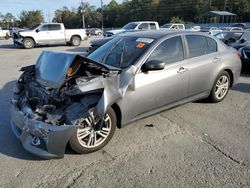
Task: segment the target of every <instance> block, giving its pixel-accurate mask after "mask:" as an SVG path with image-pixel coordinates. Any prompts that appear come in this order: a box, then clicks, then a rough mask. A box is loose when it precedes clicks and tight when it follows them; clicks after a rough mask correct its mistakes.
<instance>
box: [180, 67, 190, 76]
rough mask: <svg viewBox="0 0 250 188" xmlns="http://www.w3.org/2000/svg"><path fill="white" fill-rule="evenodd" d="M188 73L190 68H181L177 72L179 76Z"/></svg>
mask: <svg viewBox="0 0 250 188" xmlns="http://www.w3.org/2000/svg"><path fill="white" fill-rule="evenodd" d="M186 71H188V68H184V67H180V68H179V70H178V71H177V73H178V74H182V73H184V72H186Z"/></svg>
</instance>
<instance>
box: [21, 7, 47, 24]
mask: <svg viewBox="0 0 250 188" xmlns="http://www.w3.org/2000/svg"><path fill="white" fill-rule="evenodd" d="M19 18H20V25H21V26H22V27H32V26H33V25H35V24H39V23H42V22H44V17H43V14H42V11H41V10H33V11H22V12H21V15H20V17H19Z"/></svg>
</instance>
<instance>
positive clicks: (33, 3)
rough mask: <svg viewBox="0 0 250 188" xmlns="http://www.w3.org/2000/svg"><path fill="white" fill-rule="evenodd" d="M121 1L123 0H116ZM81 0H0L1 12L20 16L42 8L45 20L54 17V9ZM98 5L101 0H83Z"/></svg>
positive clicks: (104, 0) (73, 5)
mask: <svg viewBox="0 0 250 188" xmlns="http://www.w3.org/2000/svg"><path fill="white" fill-rule="evenodd" d="M116 1H117V2H118V3H121V2H122V0H116ZM80 2H81V0H0V13H2V14H6V13H7V12H10V13H12V14H13V15H14V16H16V17H19V15H20V12H21V11H22V10H37V9H39V10H42V11H43V14H44V17H45V21H48V19H49V15H50V19H51V20H52V18H53V17H54V11H55V10H56V9H59V8H61V7H63V6H67V7H69V8H71V7H78V6H79V5H80ZM83 2H88V3H89V4H91V5H94V6H96V7H100V6H101V0H88V1H87V0H83ZM109 2H110V0H103V3H104V4H108V3H109Z"/></svg>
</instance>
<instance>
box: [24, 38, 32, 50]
mask: <svg viewBox="0 0 250 188" xmlns="http://www.w3.org/2000/svg"><path fill="white" fill-rule="evenodd" d="M34 46H35V41H34V40H33V39H32V38H24V39H23V47H24V48H26V49H31V48H34Z"/></svg>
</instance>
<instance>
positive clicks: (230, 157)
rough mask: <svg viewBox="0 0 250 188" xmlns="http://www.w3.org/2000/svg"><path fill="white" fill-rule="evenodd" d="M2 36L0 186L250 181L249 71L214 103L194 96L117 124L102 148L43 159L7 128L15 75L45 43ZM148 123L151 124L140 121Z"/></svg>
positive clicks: (227, 183) (66, 48) (244, 183)
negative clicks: (19, 44) (32, 44)
mask: <svg viewBox="0 0 250 188" xmlns="http://www.w3.org/2000/svg"><path fill="white" fill-rule="evenodd" d="M87 46H88V41H87V42H86V41H85V42H82V44H81V46H80V47H76V48H75V47H69V46H54V47H39V48H34V49H31V50H25V49H22V48H16V47H14V46H13V44H12V40H11V39H10V40H0V128H1V129H0V169H1V172H0V187H24V188H27V187H60V188H61V187H95V188H96V187H109V188H110V187H164V188H165V187H233V188H235V187H250V71H249V70H248V71H244V73H243V74H242V76H241V78H240V80H239V83H238V84H237V85H235V86H234V87H233V88H232V89H231V90H230V92H229V94H228V96H227V98H226V99H225V100H224V101H223V102H221V103H218V104H210V103H206V102H193V103H188V104H186V105H182V106H179V107H177V108H173V109H171V110H168V111H165V112H163V113H160V114H157V115H154V116H152V117H149V118H146V119H143V120H140V121H137V122H135V123H133V124H130V125H128V126H126V127H125V128H122V129H117V131H116V133H115V135H114V137H113V139H112V140H111V142H110V143H109V144H108V145H107V146H106V147H104V148H103V149H102V150H100V151H98V152H95V153H92V154H88V155H78V154H75V153H73V152H72V151H71V150H70V149H67V151H66V154H65V157H64V158H63V159H57V160H42V159H40V158H37V157H35V156H33V155H31V154H29V153H28V152H26V151H25V150H24V149H23V148H22V146H21V144H20V142H19V141H18V140H17V139H16V138H15V137H14V135H13V134H12V132H11V129H10V113H9V104H10V99H11V95H12V87H13V83H14V82H15V81H16V79H17V78H18V76H19V75H20V72H19V71H18V70H19V69H20V68H21V67H22V66H25V65H30V64H34V63H35V62H36V59H37V57H38V55H39V54H40V53H41V52H42V51H43V50H49V51H64V52H69V53H83V52H84V51H86V47H87ZM149 124H153V127H151V126H146V125H149Z"/></svg>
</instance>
